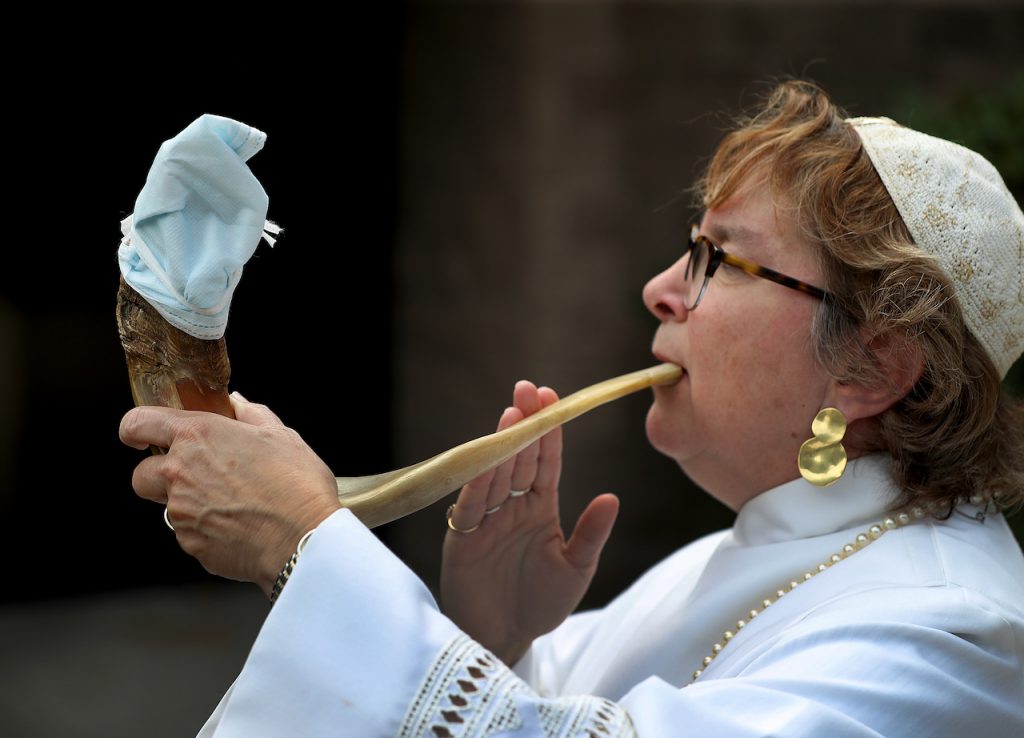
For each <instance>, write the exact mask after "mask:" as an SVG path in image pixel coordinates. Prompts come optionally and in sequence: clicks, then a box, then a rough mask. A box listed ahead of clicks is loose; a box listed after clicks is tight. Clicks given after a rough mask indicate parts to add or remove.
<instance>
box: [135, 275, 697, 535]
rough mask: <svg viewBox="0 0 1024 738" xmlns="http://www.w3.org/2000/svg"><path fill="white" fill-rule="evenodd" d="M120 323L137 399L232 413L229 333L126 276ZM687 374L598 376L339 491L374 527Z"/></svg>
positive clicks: (671, 369)
mask: <svg viewBox="0 0 1024 738" xmlns="http://www.w3.org/2000/svg"><path fill="white" fill-rule="evenodd" d="M117 328H118V332H119V333H120V336H121V345H122V346H123V347H124V352H125V357H126V359H127V361H128V376H129V379H130V381H131V387H132V397H133V399H134V400H135V404H136V405H162V406H164V407H174V408H179V409H183V410H206V411H209V412H215V413H219V414H220V415H226V416H227V417H231V418H233V417H234V413H233V412H232V410H231V401H230V400H229V398H228V380H229V379H230V376H231V364H230V363H229V362H228V353H227V346H226V344H225V343H224V339H223V338H220V339H217V340H213V341H207V340H203V339H199V338H195V337H194V336H191V335H189V334H187V333H185V332H183V331H180V330H178V329H177V328H175V327H174V326H172V325H171V324H170V323H168V322H167V321H166V320H164V319H163V317H161V315H160V314H159V313H158V312H157V311H156V310H155V309H153V307H152V306H151V305H150V304H149V303H148V302H146V301H145V300H144V299H143V298H142V297H140V296H139V295H138V294H137V293H136V292H135V291H134V290H133V289H132V288H131V287H129V286H128V285H127V284H125V282H124V280H123V279H122V280H121V286H120V288H119V290H118V293H117ZM681 376H682V370H681V369H680V368H679V367H678V366H676V365H675V364H660V365H658V366H655V367H651V368H650V369H642V370H640V371H638V372H632V373H631V374H624V375H623V376H621V377H616V378H614V379H609V380H606V381H604V382H599V383H597V384H594V385H591V386H590V387H586V388H585V389H582V390H580V391H578V392H576V393H574V394H571V395H569V396H568V397H565V398H563V399H561V400H559V401H558V402H556V403H555V404H553V405H551V406H549V407H546V408H544V409H543V410H541V411H540V412H537V413H535V414H533V415H531V416H530V417H528V418H525V419H524V420H521V421H520V422H518V423H516V424H515V425H513V426H512V427H510V428H506V429H505V430H503V431H499V432H498V433H492V434H490V435H487V436H483V437H481V438H477V439H475V440H472V441H469V442H467V443H464V444H462V445H461V446H456V447H455V448H453V449H449V450H448V451H445V452H444V453H442V454H438V455H437V456H435V457H433V458H431V459H427V460H426V461H422V462H420V463H419V464H414V465H413V466H407V467H405V468H404V469H397V470H395V471H391V472H385V473H384V474H375V475H372V476H367V477H338V499H339V500H340V501H341V504H342V505H344V506H345V507H347V508H350V509H351V510H352V512H353V513H355V515H356V516H357V517H358V518H359V519H360V520H362V521H363V523H364V524H366V525H367V526H369V527H371V528H373V527H376V526H378V525H383V524H384V523H389V522H391V521H392V520H397V519H398V518H401V517H404V516H406V515H409V514H411V513H414V512H416V511H417V510H421V509H423V508H424V507H426V506H427V505H430V504H432V503H434V502H437V501H438V500H440V499H441V498H442V497H445V496H446V495H448V494H450V493H451V492H452V491H454V490H456V489H458V488H459V487H461V486H462V485H463V484H465V483H466V482H468V481H470V480H471V479H473V478H474V477H476V476H478V475H480V474H482V473H483V472H485V471H488V470H489V469H493V468H494V467H496V466H498V465H499V464H501V463H502V462H504V461H507V460H508V459H510V458H512V457H513V456H515V455H516V454H517V453H519V452H520V451H522V450H523V449H524V448H526V447H527V446H529V445H530V444H531V443H532V442H533V441H536V440H537V439H538V438H540V437H541V436H543V435H544V434H545V433H547V432H548V431H550V430H552V429H553V428H556V427H557V426H559V425H562V424H563V423H565V422H568V421H569V420H572V419H573V418H575V417H577V416H579V415H582V414H583V413H585V412H587V411H588V410H592V409H593V408H595V407H597V406H598V405H603V404H604V403H606V402H610V401H612V400H615V399H618V398H620V397H623V396H625V395H628V394H631V393H633V392H636V391H638V390H641V389H644V388H646V387H650V386H652V385H662V384H672V383H674V382H676V381H678V380H679V378H680V377H681ZM155 450H156V449H155Z"/></svg>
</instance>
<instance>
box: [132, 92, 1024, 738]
mask: <svg viewBox="0 0 1024 738" xmlns="http://www.w3.org/2000/svg"><path fill="white" fill-rule="evenodd" d="M699 189H700V193H701V197H702V202H703V205H704V207H705V208H706V212H705V215H704V217H703V220H702V222H701V224H700V227H699V229H697V230H696V231H695V233H694V234H693V235H692V237H691V241H690V245H689V248H688V249H687V252H686V254H685V255H684V256H683V258H682V259H680V260H679V261H678V262H677V263H676V264H674V265H673V266H671V267H669V269H667V270H666V271H665V272H663V273H662V274H660V275H658V276H656V277H655V278H654V279H652V280H651V281H650V282H649V283H648V285H647V286H646V288H645V290H644V301H645V303H646V305H647V307H648V308H649V309H650V311H651V312H652V313H653V314H654V316H655V317H656V318H657V319H658V320H659V326H658V329H657V332H656V334H655V338H654V355H655V356H656V357H657V358H659V359H661V360H664V361H671V362H674V363H677V364H679V365H680V366H682V367H683V369H684V370H685V374H684V376H683V379H682V380H681V381H680V382H678V383H677V384H675V385H673V386H670V387H663V388H658V389H656V390H655V393H654V403H653V405H652V407H651V410H650V413H649V415H648V420H647V433H648V437H649V438H650V440H651V442H652V444H653V445H654V446H655V447H656V448H657V449H658V450H660V451H662V452H663V453H665V454H667V455H669V456H670V457H672V458H673V459H675V460H676V461H677V462H678V463H679V465H680V467H681V468H682V469H683V471H684V472H685V473H686V474H687V475H688V476H690V478H691V479H693V480H694V481H695V482H696V483H697V484H699V485H700V486H701V487H703V488H704V489H705V490H707V491H708V492H709V493H710V494H712V495H714V496H716V497H717V498H718V499H720V500H722V501H723V502H724V503H726V504H727V505H729V506H730V507H732V508H733V509H735V510H737V511H738V516H737V520H736V524H735V525H734V527H733V528H732V529H731V530H728V531H723V532H721V533H718V534H714V535H712V536H709V537H707V538H704V539H702V540H700V541H697V542H695V543H692V544H690V545H688V546H686V547H684V548H683V549H681V550H680V551H678V552H677V553H676V554H674V555H673V556H671V557H669V558H668V559H666V560H665V561H664V562H662V563H661V564H659V565H658V566H656V567H655V568H654V569H652V570H651V571H650V572H648V573H647V574H645V575H644V576H643V577H642V578H641V579H640V580H639V581H638V582H637V583H635V584H634V585H633V586H632V587H631V588H630V589H629V590H627V591H626V592H625V593H623V594H622V595H621V596H620V597H619V598H617V599H616V600H615V601H613V602H612V603H611V604H610V605H608V606H607V607H606V608H604V609H603V610H600V611H595V612H589V613H583V614H579V615H574V616H572V617H569V618H568V619H566V618H567V616H568V615H569V613H570V612H572V610H573V609H574V608H575V607H576V605H577V604H578V602H579V599H580V597H581V596H582V594H583V592H584V591H585V589H586V587H587V585H588V584H589V582H590V579H591V577H592V576H593V573H594V569H595V567H596V564H597V559H598V556H599V553H600V550H601V548H602V546H603V544H604V542H605V540H606V539H607V537H608V535H609V533H610V530H611V527H612V524H613V522H614V518H615V514H616V511H617V505H618V503H617V500H616V499H615V498H614V497H613V496H611V495H602V496H600V497H597V498H596V499H595V500H594V501H593V502H592V503H591V504H590V505H589V506H588V507H587V509H586V510H585V511H584V513H583V514H582V516H581V518H580V520H579V522H578V523H577V525H576V528H575V530H574V532H573V535H572V537H571V538H570V539H569V540H568V541H567V542H565V541H564V539H563V536H562V531H561V526H560V524H559V520H558V509H557V486H558V477H559V470H560V456H561V440H560V436H559V433H558V432H557V431H555V432H553V433H551V434H550V435H548V436H547V437H545V438H544V439H543V440H542V441H540V442H539V443H538V444H536V445H535V446H534V447H532V448H531V449H528V450H526V451H524V452H523V453H521V454H520V455H519V456H518V457H517V458H516V459H514V460H512V461H510V462H508V463H507V464H505V465H504V466H502V467H500V468H499V469H497V470H495V471H494V472H491V473H489V474H487V475H485V476H483V477H481V478H480V479H477V480H475V481H474V482H472V483H470V484H469V485H467V486H466V487H465V488H464V489H463V490H462V492H461V494H460V495H459V498H458V501H457V503H456V504H455V505H454V507H453V508H452V509H451V510H450V511H449V520H448V526H449V531H448V533H447V538H446V540H445V552H444V553H445V558H444V566H443V572H442V587H441V589H442V599H443V603H444V614H442V613H441V612H439V611H438V610H437V608H436V606H435V604H434V602H433V600H432V599H431V597H430V595H429V593H428V592H427V590H426V588H425V587H424V586H423V585H422V583H420V582H419V581H418V580H417V579H416V578H415V576H414V575H413V574H412V573H411V572H410V571H409V570H408V569H406V568H405V567H404V566H403V565H402V564H401V563H400V562H399V561H397V560H396V559H395V558H394V557H393V556H391V555H390V554H389V552H388V551H387V550H386V549H384V548H383V547H382V546H381V545H380V544H379V543H378V542H377V540H376V539H375V538H374V537H373V536H372V535H370V534H369V533H368V532H367V531H366V529H365V528H363V527H362V526H361V525H360V524H359V523H358V521H356V520H355V519H354V517H353V516H352V515H351V514H350V513H348V512H347V511H338V510H337V507H338V505H337V500H336V498H335V495H334V481H333V477H332V475H331V473H330V471H329V470H328V469H327V468H326V466H324V465H323V463H322V462H320V461H319V459H317V458H316V457H315V456H314V455H313V454H312V452H311V451H309V449H308V448H307V447H306V446H305V444H303V443H302V442H301V439H299V438H298V437H297V436H296V435H295V434H294V433H293V432H291V431H289V430H288V429H286V428H284V427H283V426H282V425H281V424H280V422H279V421H278V420H277V419H276V417H274V416H273V414H272V413H270V411H269V410H267V409H266V408H263V407H261V406H257V405H252V404H250V403H248V402H247V401H245V400H243V399H242V398H240V397H235V399H234V404H235V410H236V413H237V416H238V418H239V420H241V421H243V422H242V423H236V422H233V421H229V420H226V419H223V418H219V417H213V416H205V415H201V414H190V413H183V412H179V411H172V410H164V409H154V408H144V409H139V410H134V411H132V412H130V413H129V414H128V415H127V416H126V417H125V420H124V422H123V423H122V428H121V435H122V438H123V440H124V441H125V442H126V443H129V444H130V445H133V446H136V447H140V448H144V447H145V446H146V445H149V444H156V445H160V446H164V447H168V448H169V449H170V452H169V453H168V454H167V455H166V456H164V457H152V458H149V459H147V460H145V461H143V462H142V463H141V464H140V465H139V467H138V469H137V470H136V473H135V477H134V479H133V484H134V486H135V488H136V490H137V492H138V493H139V494H140V495H142V496H144V497H147V498H150V499H154V500H157V501H160V502H166V503H167V505H168V511H169V514H170V518H171V519H172V520H173V521H174V523H175V527H176V534H177V536H178V540H179V542H180V543H181V545H182V547H183V548H184V549H185V550H186V551H188V552H189V553H191V554H193V555H195V556H196V557H197V558H199V560H200V561H201V562H202V563H203V564H204V566H206V567H207V568H208V569H209V570H210V571H213V572H215V573H219V574H222V575H225V576H230V577H233V578H237V579H245V580H251V581H255V582H257V583H259V584H260V585H261V586H262V587H263V589H264V590H265V591H267V592H268V594H270V593H271V592H272V591H273V590H275V589H276V591H277V592H279V593H280V599H279V600H278V601H277V604H276V605H275V606H274V608H273V610H272V611H271V613H270V615H269V616H268V618H267V621H266V623H265V625H264V628H263V630H262V632H261V634H260V636H259V638H258V639H257V641H256V643H255V645H254V647H253V650H252V653H251V655H250V658H249V660H248V662H247V663H246V666H245V668H244V669H243V671H242V674H241V675H240V676H239V679H238V680H237V681H236V683H235V685H233V687H232V688H231V690H230V691H229V693H228V695H227V696H226V697H225V698H224V700H223V701H222V703H221V705H220V706H219V707H218V709H217V712H216V713H215V714H214V716H213V717H212V718H211V720H210V722H209V723H208V724H207V726H206V727H205V728H204V730H203V733H202V735H209V736H212V735H216V736H229V735H245V736H263V735H266V736H270V735H327V734H342V735H400V736H441V737H443V736H490V735H497V734H502V735H504V734H508V735H524V736H526V735H530V736H532V735H545V736H568V735H573V736H575V735H581V736H613V735H624V736H625V735H639V736H669V735H671V736H677V735H680V736H682V735H691V734H692V735H716V736H759V735H779V736H805V735H826V734H827V735H837V736H846V735H849V736H877V735H886V736H898V735H918V734H921V733H922V732H924V731H925V730H926V731H927V734H929V735H949V736H954V735H964V734H967V733H971V734H977V735H1020V734H1024V699H1022V696H1024V668H1022V660H1024V560H1022V557H1021V552H1020V549H1019V548H1018V546H1017V545H1016V543H1015V542H1014V540H1013V538H1012V536H1011V534H1010V532H1009V530H1008V528H1007V526H1006V523H1005V521H1004V520H1003V518H1002V516H1001V515H1000V514H999V512H998V509H999V508H1000V507H1001V506H1008V505H1015V504H1019V503H1020V501H1021V496H1022V490H1024V437H1022V432H1024V431H1022V428H1024V423H1022V422H1021V413H1020V409H1019V408H1015V407H1012V406H1011V404H1010V401H1009V400H1008V399H1007V398H1005V397H1001V396H1000V394H999V383H1000V378H1001V376H1003V375H1005V372H1006V371H1007V369H1008V368H1009V366H1010V364H1012V362H1013V361H1014V360H1015V359H1016V358H1017V357H1018V356H1019V355H1020V354H1021V351H1022V348H1024V294H1022V292H1021V285H1022V279H1024V276H1022V271H1024V266H1022V263H1021V261H1022V259H1021V253H1022V252H1021V249H1022V248H1024V247H1022V244H1024V236H1022V233H1024V216H1022V215H1021V212H1020V209H1019V207H1018V206H1017V205H1016V203H1015V202H1014V201H1013V198H1012V197H1011V196H1010V195H1009V193H1008V192H1007V191H1006V189H1005V187H1004V186H1003V185H1002V181H1001V180H1000V179H999V177H998V175H997V174H995V172H994V170H992V169H991V167H990V166H989V165H988V164H987V162H984V160H983V159H981V157H978V156H977V155H976V154H973V153H971V152H967V151H966V150H964V149H961V148H960V147H956V146H954V145H952V144H949V143H948V142H942V141H938V140H937V139H932V138H930V137H927V136H923V135H922V134H918V133H915V132H913V131H909V130H908V129H902V128H899V127H897V126H895V124H892V123H891V122H888V121H885V120H881V119H856V120H853V121H847V120H845V116H844V114H843V113H842V111H840V110H839V109H837V108H836V107H835V106H834V105H833V104H832V103H831V102H829V101H828V99H827V98H826V96H825V95H824V94H823V93H822V92H821V91H820V90H819V89H817V88H816V87H814V86H812V85H809V84H806V83H787V84H784V85H782V86H780V87H779V88H778V89H777V90H776V91H775V93H774V94H773V95H772V97H771V98H770V99H769V100H768V102H767V104H766V105H765V107H764V109H763V110H762V111H761V112H760V113H759V114H758V115H756V116H755V117H753V118H752V119H750V120H747V121H743V122H742V123H741V125H739V126H738V128H737V130H736V131H734V132H733V133H731V134H730V135H729V136H728V137H727V138H726V139H725V140H724V142H723V143H722V144H721V146H720V147H719V149H718V151H717V152H716V154H715V156H714V158H713V159H712V161H711V163H710V165H709V168H708V171H707V173H706V176H705V177H704V179H703V181H702V183H701V187H700V188H699ZM915 244H916V245H915ZM555 399H556V397H555V395H554V393H553V392H552V391H551V390H549V389H546V388H541V389H537V388H536V387H535V386H534V385H532V384H530V383H526V382H521V383H519V384H517V385H516V389H515V394H514V403H513V404H514V406H513V407H512V408H510V409H508V410H506V411H505V413H504V414H503V415H502V417H501V420H500V427H504V426H507V425H509V424H512V423H515V422H516V421H518V420H519V419H521V418H522V417H524V416H526V415H529V414H531V413H533V412H535V411H536V410H538V409H539V408H540V407H542V406H544V405H547V404H550V403H551V402H554V401H555ZM814 421H817V422H814ZM844 426H845V432H844ZM812 427H813V429H814V436H815V437H814V438H810V437H811V429H812ZM805 442H806V443H805ZM798 459H799V460H800V461H799V463H798ZM847 459H848V461H847ZM805 477H806V479H805ZM807 479H810V480H813V482H814V483H813V484H812V483H809V482H808V481H807ZM828 482H831V484H830V486H827V487H826V486H819V485H821V484H824V483H828ZM309 530H314V532H313V534H312V535H311V536H310V537H308V538H305V539H304V540H308V545H307V546H305V547H304V549H303V550H302V553H301V557H296V556H293V557H292V559H291V560H290V562H289V565H288V566H287V567H286V568H285V570H284V571H282V570H281V564H282V563H283V562H284V561H285V560H287V559H288V557H289V555H291V554H292V552H293V551H294V550H295V548H296V542H297V541H299V539H300V538H301V537H303V534H304V533H306V531H309ZM296 562H297V563H296ZM510 667H511V668H510Z"/></svg>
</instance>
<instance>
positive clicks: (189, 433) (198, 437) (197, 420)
mask: <svg viewBox="0 0 1024 738" xmlns="http://www.w3.org/2000/svg"><path fill="white" fill-rule="evenodd" d="M177 436H178V440H179V441H191V442H200V443H201V442H203V441H206V440H207V439H208V438H209V437H210V428H209V423H208V422H207V421H206V419H205V418H202V417H199V416H193V417H189V418H185V419H183V420H182V421H181V424H180V425H179V427H178V433H177Z"/></svg>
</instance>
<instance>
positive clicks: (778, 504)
mask: <svg viewBox="0 0 1024 738" xmlns="http://www.w3.org/2000/svg"><path fill="white" fill-rule="evenodd" d="M889 465H890V459H889V457H887V456H886V455H884V454H872V455H870V456H863V457H861V458H859V459H854V460H853V461H851V462H849V463H848V464H847V465H846V471H845V472H844V474H843V476H842V477H841V478H840V479H839V481H837V482H836V483H835V484H833V485H832V486H831V487H815V486H814V485H812V484H811V483H809V482H807V481H806V480H804V478H803V477H797V478H796V479H794V480H793V481H791V482H786V483H785V484H781V485H779V486H778V487H774V488H772V489H769V490H766V491H764V492H762V493H761V494H759V495H757V496H756V497H754V498H752V499H750V500H748V501H747V503H746V504H745V505H744V506H743V507H742V508H740V511H739V514H738V515H737V516H736V523H735V524H734V526H733V530H732V534H733V535H732V537H733V541H734V542H735V543H736V544H737V545H739V546H756V545H761V544H765V543H778V542H781V541H790V540H794V539H798V538H812V537H814V536H821V535H827V534H829V533H835V532H836V531H840V530H845V529H847V528H852V527H855V526H858V525H862V524H864V523H869V522H876V521H878V520H880V519H881V518H883V517H885V511H886V510H887V509H888V507H889V506H890V505H891V504H892V502H893V500H894V499H895V497H896V494H897V489H896V487H895V485H894V484H893V481H892V476H891V474H890V472H889Z"/></svg>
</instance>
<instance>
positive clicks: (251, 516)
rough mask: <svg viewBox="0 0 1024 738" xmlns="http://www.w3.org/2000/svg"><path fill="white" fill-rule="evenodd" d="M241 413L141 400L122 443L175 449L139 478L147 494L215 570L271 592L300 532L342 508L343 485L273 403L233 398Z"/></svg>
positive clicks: (126, 421) (138, 472)
mask: <svg viewBox="0 0 1024 738" xmlns="http://www.w3.org/2000/svg"><path fill="white" fill-rule="evenodd" d="M231 403H232V405H233V407H234V411H235V416H236V418H237V420H231V419H229V418H225V417H222V416H220V415H214V414H211V413H205V412H191V411H187V410H174V409H171V408H164V407H139V408H135V409H134V410H130V411H129V412H128V413H127V414H126V415H125V416H124V418H123V419H122V421H121V428H120V436H121V441H122V442H124V443H125V444H127V445H129V446H133V447H134V448H138V449H145V448H147V447H148V446H151V445H152V446H157V447H160V448H165V449H167V453H166V454H161V455H156V456H151V457H149V458H147V459H145V460H143V461H142V462H141V463H140V464H139V465H138V466H137V467H136V469H135V473H134V474H133V476H132V486H133V487H134V488H135V491H136V493H137V494H138V495H139V496H140V497H144V498H146V499H149V500H153V501H154V502H160V503H164V504H166V505H167V514H168V517H169V519H170V521H171V523H172V524H173V525H174V534H175V536H176V537H177V539H178V543H179V545H180V546H181V547H182V549H184V550H185V552H186V553H188V554H190V555H192V556H194V557H195V558H197V559H198V560H199V562H200V563H201V564H202V565H203V567H205V568H206V570H207V571H209V572H211V573H213V574H218V575H220V576H223V577H227V578H229V579H236V580H240V581H248V582H255V583H256V584H258V585H259V586H260V587H261V588H262V589H263V591H264V592H266V593H267V594H268V595H269V594H270V590H271V588H272V587H273V585H274V580H275V579H276V577H277V574H278V572H279V571H280V570H281V568H282V567H283V566H284V564H285V563H286V562H287V561H288V559H289V557H290V556H291V555H292V553H293V552H294V551H295V547H296V545H297V544H298V541H299V538H301V537H302V535H303V534H304V533H305V532H306V531H308V530H311V529H312V528H315V527H316V526H317V525H319V524H320V522H321V521H323V520H324V519H325V518H327V517H328V516H329V515H331V514H332V513H333V512H335V511H336V510H337V509H338V508H339V507H340V504H339V502H338V490H337V484H336V482H335V479H334V475H333V474H332V473H331V470H330V469H328V468H327V465H326V464H324V462H323V461H321V460H320V458H319V457H318V456H317V455H316V454H315V453H313V450H312V449H310V448H309V446H307V445H306V443H305V442H304V441H303V440H302V438H300V437H299V435H298V434H297V433H296V432H295V431H293V430H291V429H289V428H286V427H285V426H284V424H283V423H282V422H281V421H280V420H279V419H278V417H277V416H276V415H274V413H272V412H271V411H270V410H269V409H268V408H267V407H265V406H264V405H256V404H254V403H250V402H248V401H247V400H245V399H243V398H242V397H241V395H238V394H237V393H235V394H233V395H232V396H231Z"/></svg>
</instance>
